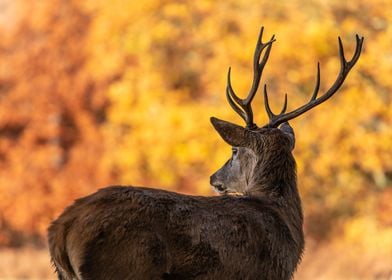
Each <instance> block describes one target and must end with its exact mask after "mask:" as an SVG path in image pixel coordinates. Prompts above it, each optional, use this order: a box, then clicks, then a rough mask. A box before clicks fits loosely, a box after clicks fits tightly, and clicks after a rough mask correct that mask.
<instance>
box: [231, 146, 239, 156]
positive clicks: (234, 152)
mask: <svg viewBox="0 0 392 280" xmlns="http://www.w3.org/2000/svg"><path fill="white" fill-rule="evenodd" d="M231 150H232V151H233V157H235V156H236V155H237V154H238V148H234V147H233V148H232V149H231Z"/></svg>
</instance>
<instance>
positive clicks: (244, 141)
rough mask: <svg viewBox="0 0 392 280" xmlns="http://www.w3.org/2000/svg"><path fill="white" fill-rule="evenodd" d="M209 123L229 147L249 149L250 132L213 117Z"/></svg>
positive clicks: (250, 141)
mask: <svg viewBox="0 0 392 280" xmlns="http://www.w3.org/2000/svg"><path fill="white" fill-rule="evenodd" d="M211 123H212V125H213V126H214V128H215V130H216V131H218V133H219V135H220V136H221V137H222V139H223V140H225V142H226V143H228V144H229V145H231V146H234V147H251V146H252V145H251V144H252V142H253V141H252V137H251V134H250V131H248V130H247V129H245V128H243V127H242V126H239V125H236V124H232V123H230V122H227V121H223V120H220V119H217V118H214V117H211Z"/></svg>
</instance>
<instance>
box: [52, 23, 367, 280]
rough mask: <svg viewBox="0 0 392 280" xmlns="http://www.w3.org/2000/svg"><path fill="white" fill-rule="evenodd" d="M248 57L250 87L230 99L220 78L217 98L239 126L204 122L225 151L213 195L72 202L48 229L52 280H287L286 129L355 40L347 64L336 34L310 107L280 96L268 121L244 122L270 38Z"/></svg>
mask: <svg viewBox="0 0 392 280" xmlns="http://www.w3.org/2000/svg"><path fill="white" fill-rule="evenodd" d="M263 30H264V28H263V27H262V28H261V30H260V33H259V36H258V39H257V43H256V48H255V52H254V58H253V70H254V71H253V82H252V85H251V88H250V90H249V93H248V95H247V97H246V98H244V99H241V98H239V97H238V96H237V95H236V93H235V92H234V90H233V87H232V85H231V74H230V72H231V68H229V71H228V74H227V87H226V97H227V100H228V103H229V104H230V106H231V107H232V108H233V110H234V111H235V112H236V113H237V114H238V115H239V116H240V117H241V118H242V119H243V120H244V121H245V126H240V125H237V124H233V123H231V122H228V121H224V120H220V119H218V118H215V117H211V122H212V125H213V127H214V128H215V130H216V131H217V132H218V134H219V135H220V136H221V138H222V139H223V140H224V141H225V142H226V143H227V144H229V145H230V146H231V147H232V155H231V157H230V158H229V159H228V161H227V162H226V163H225V164H224V165H223V166H222V167H221V168H220V169H219V170H218V171H216V172H215V173H214V174H213V175H212V176H211V177H210V184H211V185H212V187H213V188H214V189H215V190H216V192H217V193H218V195H216V196H192V195H185V194H180V193H176V192H171V191H166V190H160V189H156V188H148V187H134V186H109V187H106V188H102V189H100V190H98V191H97V192H95V193H93V194H91V195H88V196H86V197H83V198H79V199H77V200H76V201H75V202H74V203H73V204H72V205H70V206H68V207H67V208H66V209H65V210H64V211H63V213H62V214H61V215H60V216H59V217H58V218H57V219H56V220H54V221H53V222H52V223H51V225H50V226H49V228H48V244H49V251H50V256H51V260H52V263H53V265H54V267H55V270H56V273H57V276H58V279H80V280H81V279H106V280H107V279H272V280H274V279H292V278H293V275H294V273H295V271H296V268H297V266H298V264H299V263H300V261H301V257H302V254H303V251H304V243H305V242H304V232H303V211H302V206H301V199H300V195H299V191H298V187H297V178H296V177H297V175H296V162H295V159H294V156H293V149H294V147H295V135H294V130H293V128H292V127H291V126H290V124H289V123H288V122H289V121H290V120H292V119H294V118H296V117H298V116H300V115H302V114H304V113H305V112H307V111H309V110H310V109H312V108H314V107H316V106H318V105H319V104H321V103H323V102H325V101H326V100H327V99H329V98H330V97H332V96H333V95H334V94H335V93H336V92H337V91H338V89H339V88H340V87H341V86H342V84H343V83H344V81H345V79H346V77H347V75H348V73H349V72H350V70H351V69H352V67H353V66H354V65H355V64H356V62H357V61H358V59H359V57H360V54H361V50H362V44H363V40H364V38H363V37H359V36H358V35H356V48H355V51H354V54H353V57H352V58H351V60H346V58H345V55H344V49H343V44H342V40H341V38H340V37H338V44H339V57H340V72H339V74H338V75H337V78H336V80H335V82H334V83H333V84H332V86H331V87H330V88H329V89H328V90H326V91H325V92H324V93H323V94H322V95H320V96H318V92H319V88H320V64H319V63H318V64H317V75H316V85H315V88H314V91H313V94H312V96H311V98H310V100H309V102H307V103H305V104H304V105H302V106H301V107H298V108H296V109H295V110H293V111H291V112H286V110H287V94H286V95H285V99H284V103H283V107H282V110H281V112H280V113H279V114H275V113H273V112H272V110H271V108H270V105H269V102H268V94H267V87H266V85H264V103H265V110H266V112H267V115H268V117H269V122H268V123H267V124H265V125H263V126H258V125H256V124H255V122H254V121H253V110H252V107H251V104H252V101H253V99H254V97H255V95H256V92H257V90H258V87H259V84H260V80H261V76H262V73H263V69H264V67H265V65H266V63H267V60H268V58H269V54H270V51H271V47H272V44H273V43H274V42H275V35H273V36H272V37H271V39H270V40H269V41H266V42H263V38H262V37H263Z"/></svg>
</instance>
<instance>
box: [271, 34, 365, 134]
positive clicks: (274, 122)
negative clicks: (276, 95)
mask: <svg viewBox="0 0 392 280" xmlns="http://www.w3.org/2000/svg"><path fill="white" fill-rule="evenodd" d="M363 40H364V38H363V37H359V36H358V35H356V47H355V51H354V54H353V56H352V58H351V60H349V61H347V60H346V58H345V56H344V48H343V43H342V40H341V38H340V37H338V43H339V58H340V72H339V74H338V76H337V78H336V80H335V82H334V83H333V84H332V86H331V87H330V88H329V89H328V90H327V91H326V92H325V93H324V94H323V95H321V96H319V97H317V94H318V91H319V88H320V63H317V77H316V85H315V88H314V91H313V95H312V97H311V99H310V101H309V102H308V103H306V104H305V105H302V106H301V107H299V108H297V109H295V110H294V111H292V112H289V113H284V110H282V113H280V114H279V115H275V114H273V113H272V112H271V109H270V108H269V105H268V96H267V92H266V90H265V92H264V98H265V102H266V110H267V114H268V116H269V119H270V122H269V123H268V124H267V125H266V127H278V126H279V125H280V124H282V123H284V122H287V121H289V120H291V119H294V118H296V117H298V116H299V115H301V114H303V113H305V112H306V111H308V110H310V109H312V108H313V107H315V106H317V105H319V104H321V103H323V102H325V101H326V100H327V99H329V98H330V97H332V96H333V95H334V94H335V93H336V92H337V91H338V89H339V88H340V87H341V86H342V84H343V82H344V81H345V79H346V77H347V75H348V73H349V72H350V70H351V68H352V67H353V66H354V65H355V63H356V62H357V61H358V59H359V57H360V55H361V51H362V45H363ZM285 102H286V101H285ZM286 105H287V104H285V105H284V106H283V107H285V106H286Z"/></svg>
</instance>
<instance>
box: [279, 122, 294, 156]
mask: <svg viewBox="0 0 392 280" xmlns="http://www.w3.org/2000/svg"><path fill="white" fill-rule="evenodd" d="M279 129H280V130H281V131H282V132H283V133H284V134H285V135H286V136H288V137H289V139H290V143H291V150H294V147H295V134H294V129H293V128H292V127H291V126H290V124H289V123H288V122H285V123H283V124H282V125H281V126H280V127H279Z"/></svg>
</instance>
